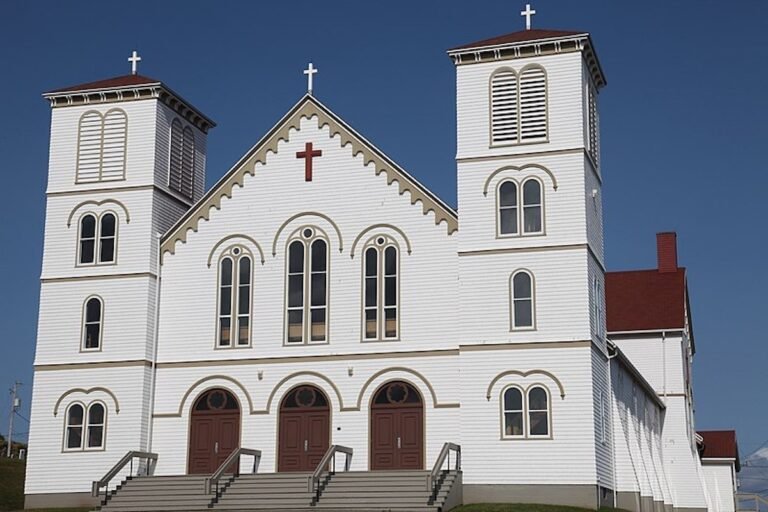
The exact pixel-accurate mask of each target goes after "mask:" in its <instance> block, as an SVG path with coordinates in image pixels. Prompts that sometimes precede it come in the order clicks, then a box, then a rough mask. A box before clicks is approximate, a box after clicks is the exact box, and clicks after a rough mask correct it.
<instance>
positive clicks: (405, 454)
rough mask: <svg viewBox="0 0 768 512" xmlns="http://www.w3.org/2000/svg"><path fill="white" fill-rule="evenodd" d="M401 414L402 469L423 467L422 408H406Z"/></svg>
mask: <svg viewBox="0 0 768 512" xmlns="http://www.w3.org/2000/svg"><path fill="white" fill-rule="evenodd" d="M399 415H400V421H399V423H400V430H399V434H400V469H423V465H422V460H423V451H422V448H423V442H424V431H423V419H422V417H423V414H422V410H421V409H418V410H414V409H406V410H401V411H400V412H399Z"/></svg>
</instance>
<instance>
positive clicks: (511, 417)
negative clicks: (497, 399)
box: [501, 386, 525, 438]
mask: <svg viewBox="0 0 768 512" xmlns="http://www.w3.org/2000/svg"><path fill="white" fill-rule="evenodd" d="M501 406H502V415H503V422H504V429H503V437H507V438H515V437H524V436H525V417H524V415H525V410H524V404H523V391H522V390H521V389H520V388H518V387H516V386H510V387H508V388H506V389H505V390H504V392H503V393H502V404H501Z"/></svg>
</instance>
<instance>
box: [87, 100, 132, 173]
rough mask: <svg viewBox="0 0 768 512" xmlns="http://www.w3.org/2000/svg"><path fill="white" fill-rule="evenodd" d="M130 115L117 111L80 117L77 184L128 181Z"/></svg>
mask: <svg viewBox="0 0 768 512" xmlns="http://www.w3.org/2000/svg"><path fill="white" fill-rule="evenodd" d="M127 136H128V115H127V114H126V113H125V111H124V110H122V109H119V108H113V109H110V110H108V111H107V112H106V113H105V114H102V113H101V112H98V111H96V110H91V111H88V112H85V113H84V114H83V115H82V116H80V121H79V123H78V136H77V174H76V182H77V183H89V182H97V181H113V180H122V179H125V159H126V142H127Z"/></svg>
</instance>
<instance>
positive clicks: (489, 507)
mask: <svg viewBox="0 0 768 512" xmlns="http://www.w3.org/2000/svg"><path fill="white" fill-rule="evenodd" d="M589 510H590V509H586V508H579V507H565V506H560V505H537V504H534V503H476V504H474V505H464V506H461V507H458V508H454V509H453V510H451V512H587V511H589ZM600 511H601V512H608V511H610V512H623V511H621V510H620V509H612V508H603V509H600ZM592 512H594V511H592Z"/></svg>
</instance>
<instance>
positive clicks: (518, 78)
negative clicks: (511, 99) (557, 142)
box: [488, 62, 550, 149]
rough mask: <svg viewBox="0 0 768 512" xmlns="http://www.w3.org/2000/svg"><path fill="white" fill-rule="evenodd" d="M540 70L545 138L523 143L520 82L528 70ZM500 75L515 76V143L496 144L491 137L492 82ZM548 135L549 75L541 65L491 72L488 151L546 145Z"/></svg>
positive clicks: (506, 68) (535, 64)
mask: <svg viewBox="0 0 768 512" xmlns="http://www.w3.org/2000/svg"><path fill="white" fill-rule="evenodd" d="M536 68H538V69H540V70H541V71H542V72H543V74H544V121H545V128H544V129H545V132H546V133H545V136H544V137H543V138H540V139H536V140H526V141H524V140H523V138H522V131H523V126H522V113H523V109H522V103H521V93H520V89H521V82H522V77H523V74H524V73H525V72H526V71H528V70H530V69H536ZM501 73H512V74H514V76H515V81H516V84H517V85H516V100H515V105H516V108H517V110H516V113H517V133H516V137H515V139H516V140H515V141H512V142H510V141H503V142H496V141H495V139H494V136H493V121H494V119H493V80H494V78H495V77H496V75H498V74H501ZM549 134H550V123H549V74H548V73H547V70H546V68H545V67H544V66H542V65H541V64H538V63H535V62H532V63H530V64H526V65H525V66H523V67H521V68H520V70H519V71H516V70H515V69H513V68H512V67H509V66H502V67H499V68H497V69H495V70H493V72H491V74H490V76H489V77H488V141H489V144H488V147H489V149H493V148H503V147H509V146H527V145H531V144H546V143H548V142H549Z"/></svg>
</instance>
